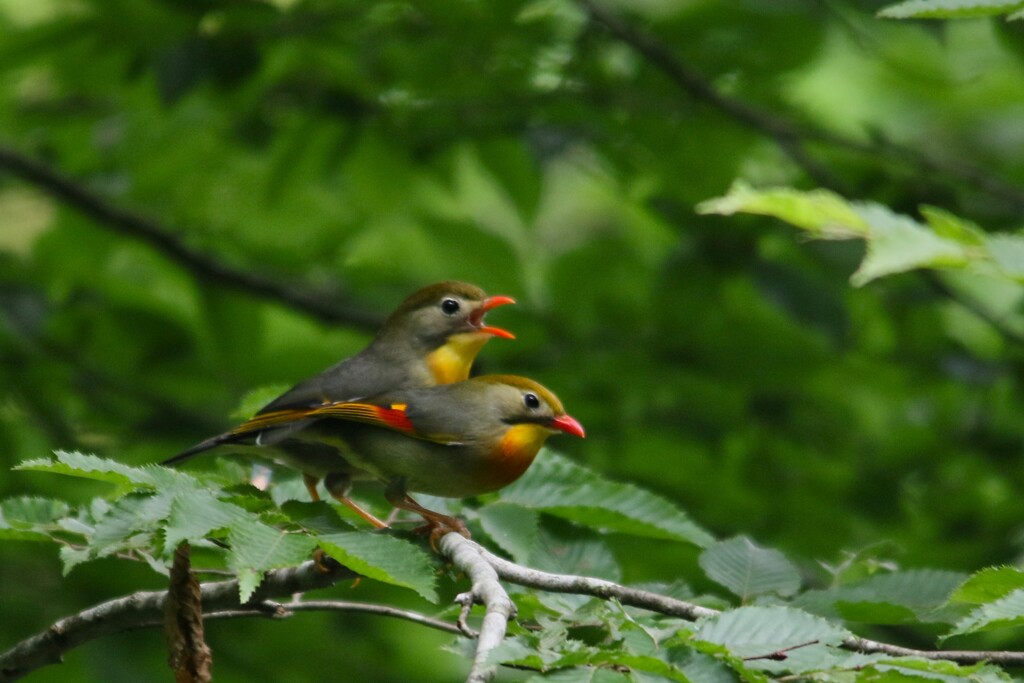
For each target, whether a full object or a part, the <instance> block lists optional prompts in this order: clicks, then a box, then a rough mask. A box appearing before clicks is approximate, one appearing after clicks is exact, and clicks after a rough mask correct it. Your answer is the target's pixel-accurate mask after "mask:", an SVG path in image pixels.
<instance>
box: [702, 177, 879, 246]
mask: <svg viewBox="0 0 1024 683" xmlns="http://www.w3.org/2000/svg"><path fill="white" fill-rule="evenodd" d="M697 213H704V214H709V213H717V214H722V215H733V214H737V213H752V214H758V215H762V216H774V217H775V218H779V219H781V220H784V221H786V222H787V223H792V224H793V225H795V226H797V227H800V228H803V229H804V230H807V231H809V232H811V233H812V234H814V236H816V237H821V238H825V239H850V238H851V237H866V236H867V234H868V224H867V222H866V221H865V220H864V219H863V218H862V217H861V216H860V214H859V213H858V212H857V210H856V209H855V208H854V207H853V205H851V204H850V202H848V201H846V200H845V199H843V198H842V197H840V196H839V195H837V194H836V193H834V192H830V191H828V190H812V191H810V192H801V191H799V190H794V189H791V188H786V187H782V188H767V189H763V190H757V189H754V188H753V187H751V186H750V185H748V184H747V183H745V182H743V181H741V180H737V181H736V182H734V183H733V185H732V187H730V188H729V191H728V193H726V195H725V196H724V197H717V198H715V199H708V200H706V201H703V202H701V203H700V204H698V205H697Z"/></svg>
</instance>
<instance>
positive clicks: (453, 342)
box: [427, 332, 490, 384]
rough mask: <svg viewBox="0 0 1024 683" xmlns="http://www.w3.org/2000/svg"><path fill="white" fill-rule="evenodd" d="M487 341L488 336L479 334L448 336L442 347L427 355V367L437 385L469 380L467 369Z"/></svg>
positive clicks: (465, 333)
mask: <svg viewBox="0 0 1024 683" xmlns="http://www.w3.org/2000/svg"><path fill="white" fill-rule="evenodd" d="M488 339H490V335H487V334H482V333H480V332H463V333H461V334H453V335H452V336H450V337H449V338H448V341H447V342H446V343H445V344H444V346H441V347H439V348H438V349H436V350H434V351H431V352H430V353H429V354H427V367H428V368H430V374H431V375H433V376H434V381H435V382H437V383H438V384H451V383H452V382H461V381H463V380H465V379H469V369H470V368H471V367H472V366H473V361H474V360H475V359H476V356H477V354H478V353H480V349H481V348H483V345H484V344H486V343H487V340H488Z"/></svg>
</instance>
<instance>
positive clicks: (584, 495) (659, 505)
mask: <svg viewBox="0 0 1024 683" xmlns="http://www.w3.org/2000/svg"><path fill="white" fill-rule="evenodd" d="M501 500H502V501H503V502H505V503H514V504H516V505H521V506H523V507H526V508H530V509H532V510H541V511H543V512H547V513H548V514H552V515H556V516H558V517H562V518H564V519H568V520H571V521H574V522H579V523H580V524H584V525H586V526H590V527H593V528H596V529H602V530H608V531H619V532H622V533H627V534H633V535H635V536H646V537H650V538H663V539H671V540H676V541H686V542H689V543H693V544H694V545H697V546H700V547H705V546H707V545H708V544H709V543H711V542H712V540H713V538H712V536H711V534H709V533H708V532H707V531H705V530H704V529H702V528H700V527H699V526H697V525H696V524H694V523H693V522H692V521H691V520H690V518H689V517H687V516H686V514H685V513H684V512H682V511H681V510H680V509H679V508H677V507H675V506H674V505H673V504H672V503H670V502H669V501H667V500H665V499H664V498H662V497H660V496H657V495H655V494H653V493H650V492H648V491H644V490H643V489H640V488H638V487H636V486H633V485H632V484H621V483H616V482H611V481H608V480H606V479H602V478H601V477H600V476H598V475H597V474H595V473H594V472H591V471H590V470H587V469H585V468H583V467H581V466H580V465H577V464H576V463H574V462H572V461H571V460H569V459H568V458H565V457H563V456H561V455H558V454H556V453H554V452H553V451H550V450H544V451H542V452H541V454H540V457H538V459H537V461H536V462H535V463H534V464H533V466H532V467H530V469H529V470H527V471H526V474H525V475H523V476H522V477H521V478H520V479H519V480H518V481H517V482H515V483H514V484H512V485H511V486H509V487H507V488H505V489H504V490H503V491H502V492H501Z"/></svg>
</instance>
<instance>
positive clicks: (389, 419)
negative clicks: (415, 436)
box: [304, 402, 416, 434]
mask: <svg viewBox="0 0 1024 683" xmlns="http://www.w3.org/2000/svg"><path fill="white" fill-rule="evenodd" d="M405 409H406V405H405V404H404V403H393V404H391V406H389V407H385V406H377V405H373V404H372V403H352V402H339V403H328V404H326V405H322V406H320V407H318V408H313V409H312V410H308V411H304V413H305V415H304V417H333V418H336V419H341V420H352V421H353V422H363V423H365V424H371V425H376V426H378V427H385V428H387V429H393V430H395V431H398V432H406V433H408V434H412V433H414V432H415V431H416V427H415V426H414V425H413V423H412V421H411V420H410V419H409V416H408V415H406V414H405Z"/></svg>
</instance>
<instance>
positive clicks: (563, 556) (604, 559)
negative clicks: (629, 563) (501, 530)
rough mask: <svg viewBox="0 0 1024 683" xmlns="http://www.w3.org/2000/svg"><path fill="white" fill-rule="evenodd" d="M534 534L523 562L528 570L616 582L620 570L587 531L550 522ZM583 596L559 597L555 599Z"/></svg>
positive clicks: (584, 598) (582, 598) (583, 600)
mask: <svg viewBox="0 0 1024 683" xmlns="http://www.w3.org/2000/svg"><path fill="white" fill-rule="evenodd" d="M553 522H555V523H549V524H546V525H545V526H544V527H543V528H541V529H540V532H539V533H538V534H537V543H536V545H535V547H534V548H533V549H532V551H531V552H530V555H529V559H528V561H527V564H528V566H530V567H533V568H535V569H540V570H541V571H547V572H553V573H556V574H581V575H585V576H595V577H597V578H601V579H607V580H608V581H618V580H619V579H620V578H621V576H622V570H621V569H620V567H619V564H618V562H616V561H615V556H614V555H613V554H612V552H611V550H609V549H608V545H607V544H606V543H605V542H604V540H603V539H602V538H600V537H599V536H598V534H596V533H595V532H593V531H590V530H588V529H576V528H572V527H570V526H569V525H568V524H566V523H565V522H559V521H558V520H553ZM570 598H572V599H575V598H580V599H581V600H582V602H586V601H587V600H589V599H590V598H588V597H586V596H575V598H573V597H572V596H569V595H561V596H559V599H562V600H565V599H570Z"/></svg>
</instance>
